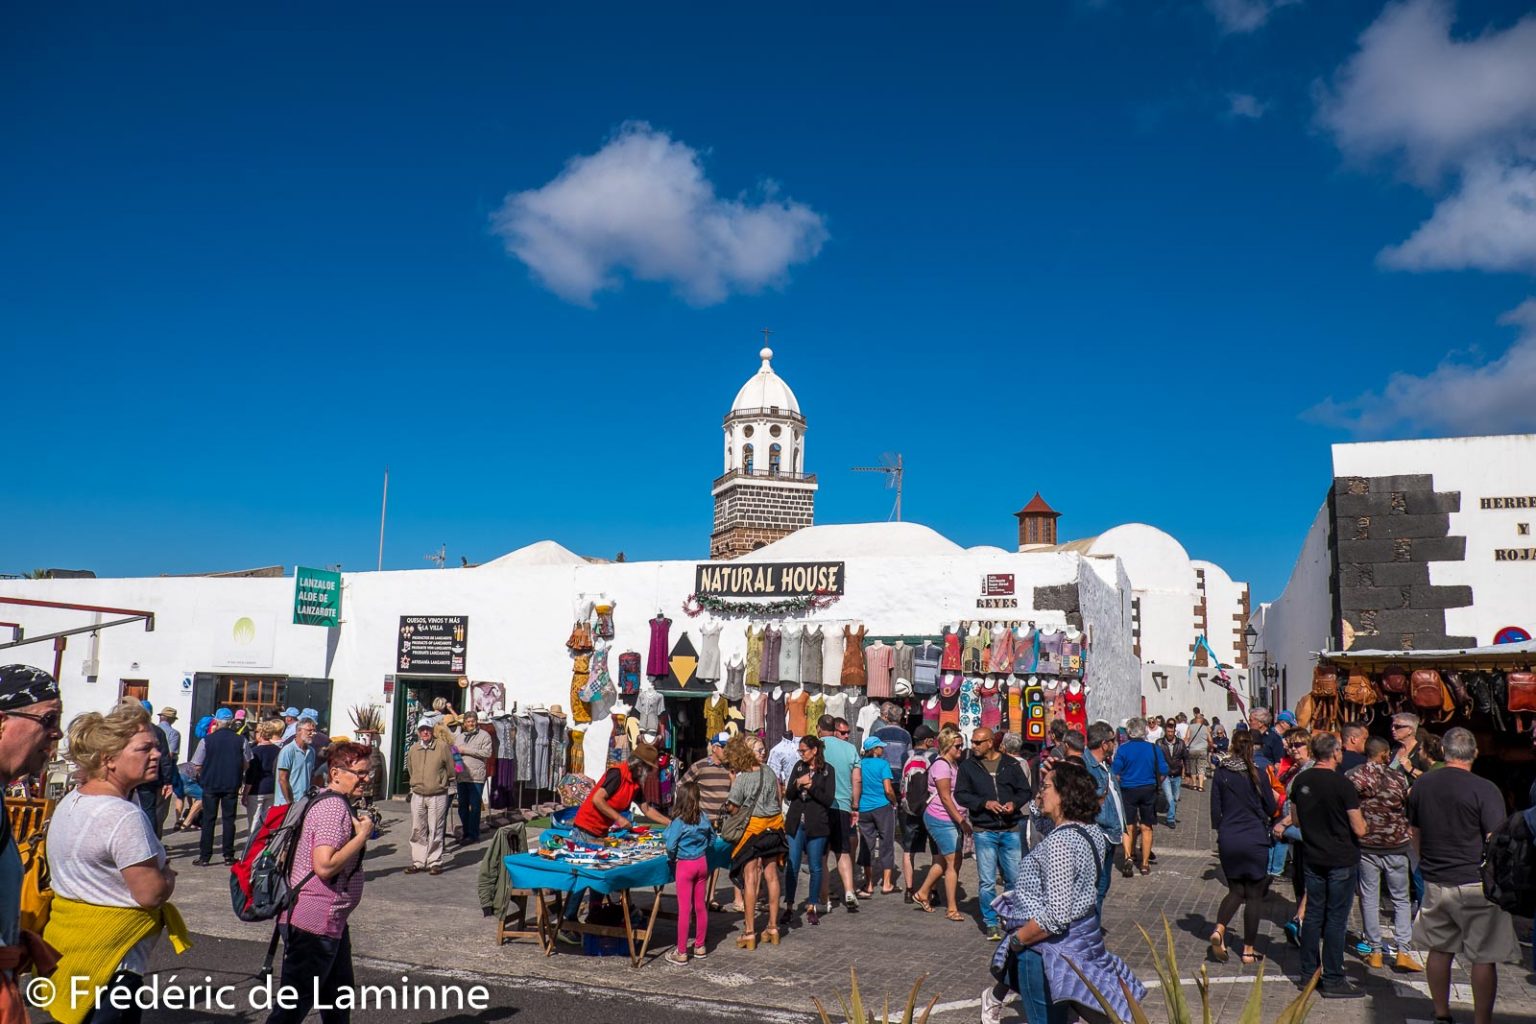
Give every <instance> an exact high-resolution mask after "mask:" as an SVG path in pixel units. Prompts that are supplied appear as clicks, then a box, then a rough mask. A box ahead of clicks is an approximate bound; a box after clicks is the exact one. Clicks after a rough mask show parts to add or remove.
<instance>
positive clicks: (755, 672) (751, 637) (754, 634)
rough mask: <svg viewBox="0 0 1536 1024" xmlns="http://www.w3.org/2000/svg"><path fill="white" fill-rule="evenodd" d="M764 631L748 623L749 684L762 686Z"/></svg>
mask: <svg viewBox="0 0 1536 1024" xmlns="http://www.w3.org/2000/svg"><path fill="white" fill-rule="evenodd" d="M762 672H763V633H762V630H753V628H752V624H751V623H750V622H749V623H747V685H748V686H761V685H762V681H763V676H762Z"/></svg>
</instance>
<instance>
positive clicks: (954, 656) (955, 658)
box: [939, 631, 961, 672]
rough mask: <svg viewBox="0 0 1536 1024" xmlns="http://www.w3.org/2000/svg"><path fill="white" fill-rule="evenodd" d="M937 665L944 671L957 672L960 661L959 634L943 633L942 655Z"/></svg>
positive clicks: (959, 668) (959, 667)
mask: <svg viewBox="0 0 1536 1024" xmlns="http://www.w3.org/2000/svg"><path fill="white" fill-rule="evenodd" d="M939 667H940V668H941V669H943V670H944V671H945V672H959V671H960V670H961V663H960V634H958V633H950V632H948V631H946V632H945V633H944V657H943V658H942V659H941V660H940V662H939Z"/></svg>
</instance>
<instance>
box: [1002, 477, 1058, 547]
mask: <svg viewBox="0 0 1536 1024" xmlns="http://www.w3.org/2000/svg"><path fill="white" fill-rule="evenodd" d="M1014 516H1015V517H1017V519H1018V520H1019V548H1020V549H1021V550H1022V549H1023V548H1027V547H1034V546H1036V545H1049V544H1055V543H1056V520H1057V519H1059V518H1061V513H1060V512H1057V511H1056V510H1055V509H1053V508H1051V506H1049V505H1047V504H1046V503H1045V499H1044V498H1042V497H1040V492H1039V491H1036V492H1035V496H1034V497H1033V498H1031V499H1030V500H1029V504H1028V505H1025V506H1024V507H1023V508H1021V509H1019V510H1018V511H1017V512H1015V513H1014Z"/></svg>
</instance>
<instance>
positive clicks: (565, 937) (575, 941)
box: [555, 928, 676, 952]
mask: <svg viewBox="0 0 1536 1024" xmlns="http://www.w3.org/2000/svg"><path fill="white" fill-rule="evenodd" d="M555 941H556V942H563V943H565V944H566V945H567V946H579V945H581V936H580V935H577V934H576V933H575V932H568V931H566V930H565V929H564V928H562V929H560V930H559V931H557V932H555ZM674 952H676V951H675V950H674Z"/></svg>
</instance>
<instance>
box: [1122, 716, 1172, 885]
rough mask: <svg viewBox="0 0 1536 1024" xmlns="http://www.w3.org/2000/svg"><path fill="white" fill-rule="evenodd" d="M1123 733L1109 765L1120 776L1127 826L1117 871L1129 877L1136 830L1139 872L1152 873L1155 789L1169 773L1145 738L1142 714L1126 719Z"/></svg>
mask: <svg viewBox="0 0 1536 1024" xmlns="http://www.w3.org/2000/svg"><path fill="white" fill-rule="evenodd" d="M1125 733H1126V737H1127V738H1126V741H1125V743H1124V744H1123V745H1122V746H1121V747H1120V749H1119V750H1117V751H1116V752H1115V760H1114V763H1113V765H1112V767H1113V770H1114V773H1115V777H1116V778H1117V779H1119V780H1120V792H1121V793H1123V794H1124V795H1125V816H1126V821H1125V823H1126V825H1127V826H1128V827H1127V828H1126V832H1125V864H1124V865H1123V866H1122V867H1121V868H1120V871H1121V873H1122V874H1123V875H1125V877H1127V878H1129V877H1131V860H1132V857H1133V851H1134V850H1135V843H1136V833H1137V832H1140V833H1141V864H1140V870H1141V873H1142V874H1143V875H1148V874H1151V873H1152V867H1151V861H1150V858H1151V856H1152V826H1153V825H1155V824H1156V823H1157V790H1158V787H1159V786H1160V785H1162V781H1163V779H1165V778H1167V776H1168V759H1167V758H1166V757H1164V756H1163V752H1162V751H1161V750H1159V749H1157V747H1156V746H1155V745H1154V744H1152V743H1149V742H1147V720H1146V719H1145V718H1133V719H1131V720H1130V721H1129V722H1126V723H1125ZM1129 826H1135V827H1134V828H1131V827H1129Z"/></svg>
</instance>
